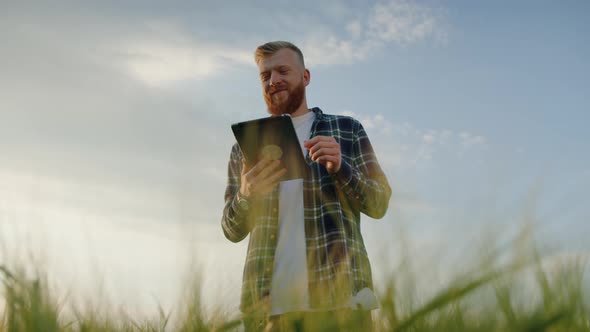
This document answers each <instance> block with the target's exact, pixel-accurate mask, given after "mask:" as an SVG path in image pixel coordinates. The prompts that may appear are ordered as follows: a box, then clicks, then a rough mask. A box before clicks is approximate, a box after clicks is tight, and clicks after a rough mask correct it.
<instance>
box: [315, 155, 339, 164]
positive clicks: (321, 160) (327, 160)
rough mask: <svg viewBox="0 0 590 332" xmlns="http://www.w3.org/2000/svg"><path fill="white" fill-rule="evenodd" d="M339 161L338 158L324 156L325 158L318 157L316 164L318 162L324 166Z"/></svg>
mask: <svg viewBox="0 0 590 332" xmlns="http://www.w3.org/2000/svg"><path fill="white" fill-rule="evenodd" d="M338 160H340V158H339V157H338V156H333V155H332V156H331V155H324V156H321V157H318V159H317V160H316V162H318V163H320V164H322V165H327V164H328V163H337V162H338Z"/></svg>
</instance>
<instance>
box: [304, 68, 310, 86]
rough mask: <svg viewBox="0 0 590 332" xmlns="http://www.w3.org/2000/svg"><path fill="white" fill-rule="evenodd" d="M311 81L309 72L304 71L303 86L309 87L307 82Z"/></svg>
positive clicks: (307, 70)
mask: <svg viewBox="0 0 590 332" xmlns="http://www.w3.org/2000/svg"><path fill="white" fill-rule="evenodd" d="M310 80H311V73H310V72H309V69H307V68H306V69H305V71H304V72H303V83H304V84H305V86H308V85H309V81H310Z"/></svg>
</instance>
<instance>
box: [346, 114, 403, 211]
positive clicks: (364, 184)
mask: <svg viewBox="0 0 590 332" xmlns="http://www.w3.org/2000/svg"><path fill="white" fill-rule="evenodd" d="M355 127H356V128H355V129H354V135H353V149H352V151H353V155H352V156H351V158H350V159H349V160H352V163H349V162H348V161H346V159H345V158H343V159H342V164H341V165H340V170H339V171H338V172H337V173H336V178H337V180H338V183H339V186H340V188H341V190H342V191H344V193H346V195H347V196H348V198H349V199H350V200H351V201H353V202H355V203H356V204H355V205H357V206H359V207H360V211H361V212H362V213H364V214H366V215H367V216H369V217H371V218H375V219H380V218H383V216H384V215H385V213H386V212H387V208H388V207H389V200H390V198H391V187H390V186H389V183H388V181H387V177H386V176H385V173H383V170H382V169H381V166H380V165H379V162H378V161H377V156H376V155H375V151H374V150H373V146H372V145H371V141H370V140H369V137H368V136H367V133H366V132H365V129H364V128H363V126H362V125H361V124H360V122H358V121H355Z"/></svg>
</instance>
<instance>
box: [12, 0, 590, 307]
mask: <svg viewBox="0 0 590 332" xmlns="http://www.w3.org/2000/svg"><path fill="white" fill-rule="evenodd" d="M2 7H3V8H2V10H1V11H0V12H1V13H0V40H2V44H3V45H2V52H0V69H1V72H2V76H1V77H0V221H2V224H3V227H2V228H0V230H1V231H2V234H1V235H2V236H0V239H2V241H3V244H4V245H3V247H5V249H4V251H5V252H6V253H14V252H17V251H19V250H20V251H22V250H23V248H25V247H27V243H28V245H31V246H33V247H37V250H38V253H39V254H40V255H41V256H45V259H46V260H47V261H48V262H49V263H48V266H49V269H50V270H51V271H53V272H54V273H55V274H57V275H61V276H63V275H65V276H66V277H63V278H62V279H63V280H70V281H73V280H77V283H79V284H80V285H79V287H87V288H89V289H92V285H93V283H94V282H96V281H97V279H98V281H100V280H103V281H104V284H105V287H106V288H107V290H108V292H107V293H110V294H111V296H112V297H113V298H114V299H113V301H115V302H118V301H121V302H126V301H131V303H134V305H135V306H136V307H137V310H138V311H146V310H147V311H149V310H151V309H153V311H154V312H155V310H156V309H157V308H156V307H155V306H153V299H152V295H155V296H157V297H158V298H160V299H162V301H163V303H164V304H170V305H171V303H174V299H175V298H177V297H178V295H179V290H178V289H177V288H176V287H174V285H176V284H177V283H176V281H178V280H180V279H181V278H182V276H183V273H186V271H187V269H189V268H190V267H191V266H192V265H191V264H192V262H194V261H198V262H200V264H201V266H202V267H203V269H204V270H205V271H206V272H207V273H206V283H207V285H208V287H209V288H210V289H211V290H210V293H209V296H210V297H211V298H213V299H219V298H223V300H221V301H222V302H226V303H235V302H236V301H237V300H236V299H237V294H236V291H237V290H238V289H239V280H240V276H241V267H242V263H243V261H242V259H243V257H244V254H245V242H244V243H241V244H238V245H235V244H232V243H230V242H229V241H226V240H225V239H224V238H223V235H222V233H221V229H220V227H219V220H220V217H221V209H222V207H223V191H224V187H225V172H226V165H227V158H228V156H229V151H230V148H231V145H232V144H233V137H232V135H231V131H230V125H231V124H232V123H234V122H238V121H242V120H247V119H252V118H256V117H262V116H265V115H266V110H265V106H264V102H263V100H262V96H261V89H260V85H259V82H258V76H257V68H256V67H255V65H254V62H253V59H252V53H253V50H254V49H255V47H256V46H257V45H259V44H261V43H264V42H266V41H269V40H276V39H285V40H290V41H293V42H295V43H296V44H298V45H299V46H300V47H301V48H302V50H303V52H304V54H305V55H306V61H307V64H308V67H309V68H310V70H311V84H310V86H309V88H308V103H309V104H310V105H311V106H319V107H321V108H322V109H323V110H324V111H325V112H328V113H337V114H347V115H353V116H355V117H356V118H358V119H359V120H361V121H362V122H363V124H364V125H365V127H366V129H367V132H368V133H369V136H370V137H371V140H372V141H373V144H374V146H375V149H376V150H377V153H378V157H379V159H380V161H381V163H382V165H383V168H384V169H385V171H386V173H387V175H388V176H389V179H390V182H391V184H392V186H393V188H394V195H393V198H392V201H391V209H390V211H389V212H388V214H387V216H386V217H385V218H384V219H383V220H381V221H378V222H375V221H373V220H371V219H370V218H364V221H363V223H364V224H363V233H364V236H365V239H366V242H367V247H368V250H369V254H370V256H371V258H372V259H373V265H374V266H375V269H376V271H377V272H378V274H379V273H381V272H383V271H385V270H387V269H386V268H385V265H388V264H380V263H379V260H380V259H381V258H380V257H383V256H385V257H387V260H389V261H392V262H395V261H397V260H399V256H400V252H399V248H398V246H399V241H395V240H394V241H392V240H391V239H392V238H393V239H398V237H400V236H402V235H400V234H404V235H403V236H407V241H408V242H409V243H411V246H410V248H411V249H410V253H411V255H412V256H413V257H417V258H420V259H422V260H423V261H424V262H428V263H424V265H428V264H430V263H431V261H430V260H429V257H430V258H432V257H435V256H436V255H437V254H439V253H440V252H441V251H442V250H441V249H444V250H447V251H461V250H464V249H465V248H470V246H472V245H473V244H474V242H476V241H477V239H478V236H480V234H481V232H482V231H483V230H484V229H492V230H497V231H500V230H504V231H505V232H506V233H508V234H510V233H511V232H513V231H514V229H515V228H516V227H517V226H518V225H521V224H522V221H523V220H535V222H536V227H537V229H538V231H539V235H538V236H539V238H540V239H542V242H543V243H547V244H548V245H550V246H551V247H558V248H559V249H560V251H561V253H564V252H565V253H579V252H582V253H584V252H586V253H587V252H588V250H590V248H589V245H588V244H587V240H586V238H587V235H588V234H590V227H589V226H588V225H589V223H588V222H587V221H588V219H589V216H590V213H589V212H590V210H589V209H588V207H587V190H586V187H587V186H588V185H589V184H590V157H589V156H588V153H587V152H584V151H588V150H589V146H588V145H589V143H588V142H590V139H589V137H588V133H587V131H586V130H585V129H586V128H585V126H586V125H587V122H588V120H590V116H589V114H588V109H589V107H588V104H589V97H588V96H590V91H589V90H590V88H589V86H590V84H588V83H589V82H588V77H590V67H589V62H588V60H587V59H589V58H590V46H589V43H588V42H587V37H586V35H587V32H588V31H590V29H589V28H590V26H589V25H590V23H589V22H588V20H587V16H588V13H589V9H590V5H589V4H588V3H587V2H584V1H569V2H561V3H558V2H550V1H541V2H539V1H521V2H518V3H514V2H508V1H500V2H496V1H495V2H485V3H484V2H473V1H416V2H410V1H407V2H406V1H396V0H388V1H369V2H362V3H361V2H347V1H322V2H321V3H319V2H312V1H300V2H297V4H295V5H294V4H290V3H289V2H287V1H273V2H265V1H252V2H247V3H246V2H234V3H230V2H224V3H223V4H221V3H213V2H212V1H211V2H209V1H200V2H176V3H166V4H163V3H156V2H130V3H128V4H126V5H120V4H116V3H108V2H101V3H100V4H91V3H87V4H78V5H70V6H69V7H64V6H55V5H52V6H49V5H43V4H35V5H28V4H18V5H16V4H10V5H8V4H3V5H2ZM449 243H453V244H454V245H453V246H450V245H449ZM10 255H14V254H6V255H5V256H10ZM219 262H225V264H224V265H223V266H220V264H219ZM443 274H444V273H443ZM99 276H102V277H99ZM101 278H102V279H101ZM80 280H82V281H80ZM138 280H141V281H138ZM220 280H225V281H224V282H221V281H220ZM227 285H229V286H227ZM219 293H221V296H218V295H219ZM132 294H133V295H134V296H132ZM132 298H133V300H132ZM133 301H135V302H133ZM130 306H131V305H130ZM230 306H231V305H230ZM131 307H133V306H131ZM133 308H135V307H133Z"/></svg>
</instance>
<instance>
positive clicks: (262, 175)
mask: <svg viewBox="0 0 590 332" xmlns="http://www.w3.org/2000/svg"><path fill="white" fill-rule="evenodd" d="M280 164H281V161H280V160H274V161H272V162H271V163H269V164H267V165H266V167H264V169H262V170H261V171H260V173H258V175H256V177H255V178H254V180H253V181H255V182H259V181H262V180H264V179H266V178H267V177H268V176H269V174H270V173H271V172H272V171H274V170H275V169H276V168H277V167H278V166H279V165H280Z"/></svg>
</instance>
